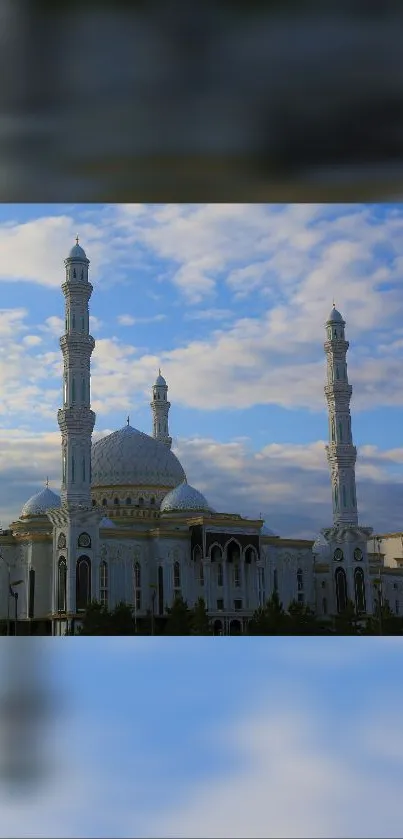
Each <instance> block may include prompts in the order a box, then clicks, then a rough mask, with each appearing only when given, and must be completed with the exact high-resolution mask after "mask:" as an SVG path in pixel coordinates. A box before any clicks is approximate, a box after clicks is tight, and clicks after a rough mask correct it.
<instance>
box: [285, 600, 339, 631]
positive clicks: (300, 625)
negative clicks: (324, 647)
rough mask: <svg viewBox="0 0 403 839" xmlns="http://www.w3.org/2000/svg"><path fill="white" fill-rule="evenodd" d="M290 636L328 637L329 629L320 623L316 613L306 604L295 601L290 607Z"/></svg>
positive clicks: (288, 628) (288, 629)
mask: <svg viewBox="0 0 403 839" xmlns="http://www.w3.org/2000/svg"><path fill="white" fill-rule="evenodd" d="M288 615H289V622H288V627H287V632H288V634H289V635H325V634H326V635H327V634H328V633H329V627H328V626H326V625H325V624H324V623H323V622H322V621H320V620H319V619H318V618H317V617H316V615H315V612H314V611H313V610H312V609H311V608H310V606H307V605H306V604H305V603H298V602H297V601H296V600H293V601H292V602H291V603H290V605H289V607H288Z"/></svg>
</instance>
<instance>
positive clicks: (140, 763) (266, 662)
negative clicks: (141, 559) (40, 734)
mask: <svg viewBox="0 0 403 839" xmlns="http://www.w3.org/2000/svg"><path fill="white" fill-rule="evenodd" d="M19 642H21V644H25V645H26V650H28V645H29V654H30V656H32V655H33V649H34V648H33V644H35V643H36V645H37V646H36V654H37V655H39V653H40V654H41V655H42V665H43V673H44V685H45V688H46V689H47V691H48V696H51V697H52V699H53V702H52V706H51V707H52V713H51V715H50V716H49V719H48V720H47V722H46V724H45V726H46V727H45V733H46V735H47V736H45V738H44V740H43V749H42V762H43V765H44V766H45V765H46V766H47V769H48V772H49V774H48V777H47V780H45V781H44V782H43V784H42V785H39V786H38V787H37V788H36V789H34V790H33V791H32V793H31V795H30V796H27V795H26V794H23V793H22V792H21V791H18V790H17V791H16V790H14V791H11V790H10V788H8V787H5V786H4V784H3V785H0V807H1V813H2V818H1V823H0V837H9V839H13V837H39V836H40V837H43V839H46V837H51V836H54V837H66V836H71V837H72V839H74V837H79V836H81V837H88V839H89V838H90V837H96V836H99V837H112V836H116V837H130V836H134V837H136V836H145V837H153V836H164V837H165V836H166V837H173V836H175V837H182V836H191V837H193V836H194V837H203V836H205V837H210V836H211V837H216V836H217V837H228V836H233V837H243V836H251V837H263V836H267V837H271V836H273V837H275V836H280V837H282V836H283V837H288V836H295V837H305V836H313V837H324V836H326V837H343V836H351V837H354V838H355V837H384V836H388V837H398V836H401V829H402V821H401V807H400V797H401V795H400V790H401V785H402V782H403V762H402V755H403V742H402V727H401V724H400V716H401V715H400V696H401V690H402V677H401V675H400V674H401V669H402V668H401V655H402V643H401V640H400V639H399V638H387V637H386V638H367V639H365V638H335V639H324V638H293V639H286V638H284V639H281V638H260V639H257V638H247V637H245V638H242V639H241V638H237V639H235V638H225V639H224V638H223V639H219V640H217V639H216V640H215V641H214V643H212V641H211V639H210V640H209V639H206V638H204V639H203V638H199V639H185V638H181V639H158V638H154V639H152V638H147V639H133V638H116V639H112V638H103V639H101V638H100V639H82V640H81V641H80V643H79V644H77V643H75V642H74V639H70V640H69V639H64V640H63V639H61V640H60V642H59V645H58V649H57V650H56V647H55V645H54V642H53V641H50V640H49V641H45V640H44V639H41V640H39V639H38V640H36V639H29V640H28V639H25V641H24V639H19ZM6 643H7V642H6V641H5V640H3V641H2V642H1V644H0V655H1V657H2V665H3V673H5V672H6V667H5V655H6V653H5V649H6V647H5V645H6ZM13 655H14V653H13ZM0 736H1V720H0Z"/></svg>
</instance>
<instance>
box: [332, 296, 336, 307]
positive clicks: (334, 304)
mask: <svg viewBox="0 0 403 839" xmlns="http://www.w3.org/2000/svg"><path fill="white" fill-rule="evenodd" d="M335 308H336V303H335V302H334V297H333V309H335Z"/></svg>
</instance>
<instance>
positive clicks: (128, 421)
mask: <svg viewBox="0 0 403 839" xmlns="http://www.w3.org/2000/svg"><path fill="white" fill-rule="evenodd" d="M127 424H128V425H130V417H129V415H127Z"/></svg>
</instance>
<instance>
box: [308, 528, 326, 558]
mask: <svg viewBox="0 0 403 839" xmlns="http://www.w3.org/2000/svg"><path fill="white" fill-rule="evenodd" d="M312 553H313V554H315V556H320V557H323V559H325V558H327V557H328V556H329V554H330V545H329V542H328V541H327V539H325V537H324V535H323V533H319V536H317V537H316V539H315V541H314V543H313V546H312Z"/></svg>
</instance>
